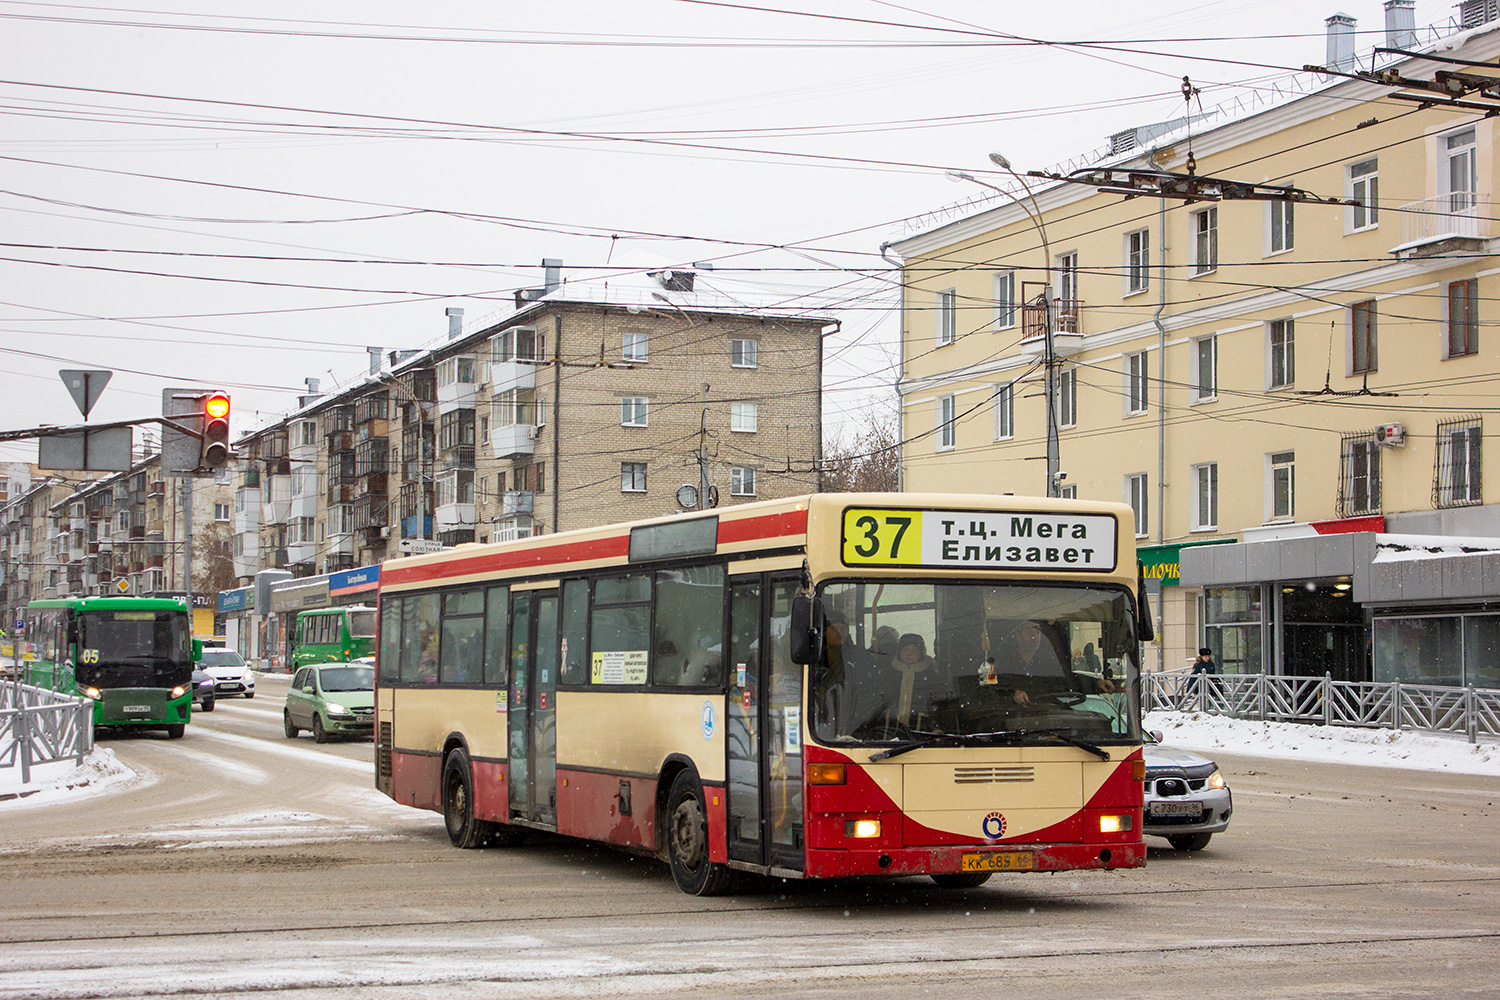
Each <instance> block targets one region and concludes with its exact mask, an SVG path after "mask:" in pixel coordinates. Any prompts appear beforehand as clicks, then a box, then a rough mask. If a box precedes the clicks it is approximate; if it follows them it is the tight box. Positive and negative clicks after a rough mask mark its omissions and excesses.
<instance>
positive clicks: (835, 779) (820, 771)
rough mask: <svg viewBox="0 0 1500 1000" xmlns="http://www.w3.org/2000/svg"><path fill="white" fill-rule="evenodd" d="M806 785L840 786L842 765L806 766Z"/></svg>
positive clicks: (842, 778)
mask: <svg viewBox="0 0 1500 1000" xmlns="http://www.w3.org/2000/svg"><path fill="white" fill-rule="evenodd" d="M807 783H808V784H809V785H842V784H843V783H844V765H843V764H809V765H807Z"/></svg>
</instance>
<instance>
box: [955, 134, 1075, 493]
mask: <svg viewBox="0 0 1500 1000" xmlns="http://www.w3.org/2000/svg"><path fill="white" fill-rule="evenodd" d="M990 162H991V163H993V164H994V165H995V166H997V167H999V168H1000V169H1001V170H1004V171H1005V172H1006V173H1008V174H1010V176H1011V177H1013V178H1015V180H1016V182H1017V183H1018V184H1020V185H1021V188H1022V190H1024V191H1025V192H1026V197H1027V198H1028V199H1029V200H1030V201H1031V207H1030V208H1028V207H1027V205H1026V202H1024V201H1022V200H1021V199H1020V198H1017V197H1016V196H1015V195H1014V194H1012V193H1011V192H1010V191H1007V190H1006V189H1005V188H1003V187H998V186H996V185H994V184H991V183H989V182H988V181H982V180H980V179H979V178H978V177H975V176H974V175H973V174H970V173H967V172H965V171H962V170H949V171H947V177H948V179H949V180H952V181H969V182H970V183H972V184H978V185H979V186H980V187H986V188H989V189H990V190H991V191H998V192H999V193H1000V194H1003V195H1005V197H1007V198H1009V199H1010V200H1011V201H1013V202H1014V203H1015V204H1016V207H1017V208H1019V209H1020V210H1021V211H1023V212H1025V213H1026V218H1028V219H1030V220H1031V225H1032V226H1033V227H1034V228H1035V229H1036V232H1037V235H1038V236H1040V237H1041V240H1042V273H1043V275H1044V280H1043V283H1042V374H1043V390H1042V393H1043V395H1044V396H1046V398H1047V496H1049V497H1055V496H1058V495H1059V493H1060V492H1061V487H1060V484H1061V482H1062V477H1061V476H1060V475H1059V474H1058V471H1057V467H1058V454H1057V453H1058V441H1057V356H1056V354H1055V353H1054V352H1053V348H1052V247H1051V244H1049V243H1048V241H1047V225H1046V223H1044V222H1043V221H1042V210H1041V207H1040V206H1038V205H1037V203H1036V195H1035V194H1033V193H1032V190H1031V185H1029V184H1027V183H1026V179H1025V178H1024V177H1022V176H1021V175H1020V174H1018V173H1016V172H1015V170H1013V169H1012V168H1011V165H1010V161H1009V160H1007V159H1006V158H1005V157H1004V156H1002V155H1001V154H1000V153H991V154H990ZM1023 307H1024V303H1023Z"/></svg>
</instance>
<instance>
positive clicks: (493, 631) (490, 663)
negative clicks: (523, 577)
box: [484, 587, 510, 687]
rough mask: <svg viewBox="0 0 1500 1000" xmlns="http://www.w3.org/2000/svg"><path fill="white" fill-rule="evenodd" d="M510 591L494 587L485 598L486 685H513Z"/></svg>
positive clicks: (486, 593)
mask: <svg viewBox="0 0 1500 1000" xmlns="http://www.w3.org/2000/svg"><path fill="white" fill-rule="evenodd" d="M509 664H510V588H509V587H491V588H489V589H488V590H487V591H485V595H484V683H486V684H488V685H490V686H491V687H505V686H506V685H507V684H509V683H510V672H509V669H508V667H509Z"/></svg>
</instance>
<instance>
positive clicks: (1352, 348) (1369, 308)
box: [1349, 299, 1378, 375]
mask: <svg viewBox="0 0 1500 1000" xmlns="http://www.w3.org/2000/svg"><path fill="white" fill-rule="evenodd" d="M1376 342H1377V331H1376V325H1375V300H1374V299H1367V300H1366V301H1364V302H1356V303H1354V305H1352V306H1350V307H1349V372H1350V374H1353V375H1363V374H1367V373H1369V372H1373V371H1375V369H1376V367H1377V362H1378V358H1377V356H1376V355H1377V352H1376V349H1375V348H1376Z"/></svg>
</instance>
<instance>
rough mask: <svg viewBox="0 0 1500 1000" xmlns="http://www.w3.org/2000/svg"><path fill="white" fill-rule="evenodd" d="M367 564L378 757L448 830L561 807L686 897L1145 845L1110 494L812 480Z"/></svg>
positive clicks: (1119, 862)
mask: <svg viewBox="0 0 1500 1000" xmlns="http://www.w3.org/2000/svg"><path fill="white" fill-rule="evenodd" d="M380 584H381V589H380V602H379V612H380V620H379V647H378V654H377V663H378V667H377V676H378V680H377V707H376V721H377V727H376V784H377V786H378V787H379V789H380V790H381V791H382V792H384V793H385V794H387V795H389V796H390V797H392V798H393V799H395V800H396V801H398V802H401V803H404V804H407V805H411V806H415V807H417V808H422V809H432V810H435V811H438V812H441V813H442V814H443V816H444V819H445V822H446V825H447V830H448V834H449V837H450V838H451V840H452V841H453V843H454V844H455V845H457V846H459V847H480V846H486V845H491V844H494V845H499V844H512V843H516V842H518V841H519V840H520V839H521V838H522V837H523V836H524V835H525V833H526V831H528V830H532V829H539V830H547V831H554V832H556V833H560V834H566V835H569V836H574V837H582V838H587V839H590V840H596V841H603V842H607V843H610V844H615V845H618V846H620V847H623V848H626V849H630V850H634V851H638V852H643V853H648V854H651V855H655V856H657V857H660V858H662V859H664V860H666V861H667V862H668V863H669V864H670V866H671V869H672V875H673V877H674V878H675V880H676V882H677V884H678V886H679V887H680V888H682V889H683V890H684V891H686V892H689V893H693V894H703V895H706V894H711V893H718V892H723V891H726V890H727V889H728V887H729V886H730V885H731V882H732V880H733V876H734V874H735V872H737V871H746V872H756V873H761V874H766V875H774V876H782V877H796V878H828V877H845V876H880V875H885V876H904V875H927V876H930V877H931V878H932V879H933V880H934V881H936V882H937V883H938V884H940V885H946V886H973V885H978V884H980V883H981V882H983V881H984V880H985V879H987V878H988V877H989V876H990V873H992V872H996V871H1018V872H1020V871H1057V870H1064V869H1085V868H1096V869H1097V868H1111V869H1112V868H1130V867H1137V866H1140V865H1142V864H1144V863H1145V847H1144V843H1143V840H1142V833H1141V807H1142V786H1141V778H1142V777H1143V775H1144V765H1143V763H1142V758H1141V730H1140V701H1139V688H1140V683H1139V659H1140V657H1139V646H1140V644H1139V638H1140V635H1141V634H1142V633H1141V626H1140V623H1141V622H1142V621H1143V620H1144V619H1145V618H1146V617H1148V616H1146V615H1144V614H1143V607H1144V603H1143V601H1141V599H1140V593H1139V585H1140V578H1139V576H1138V570H1137V565H1136V560H1135V549H1134V531H1133V522H1132V519H1131V513H1130V510H1129V508H1127V507H1125V506H1124V505H1121V504H1096V503H1086V502H1080V501H1070V500H1049V499H1037V498H1023V497H1015V496H990V495H946V494H945V495H939V494H819V495H816V496H808V497H801V498H795V499H790V500H776V501H767V502H760V503H750V504H744V505H742V506H735V507H729V508H723V509H720V510H716V511H711V512H705V513H691V514H684V515H679V516H675V517H664V518H657V519H654V520H648V521H641V522H636V523H633V524H620V525H611V526H608V527H601V528H593V529H588V530H582V531H571V532H564V533H559V534H554V535H543V536H538V537H533V538H529V539H524V540H520V541H515V542H507V543H501V544H492V545H462V546H459V547H458V548H456V549H453V550H449V551H444V552H441V553H435V554H431V555H425V556H417V557H413V558H407V559H401V560H397V561H393V562H387V563H386V564H385V565H384V566H383V567H382V570H381V579H380Z"/></svg>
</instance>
